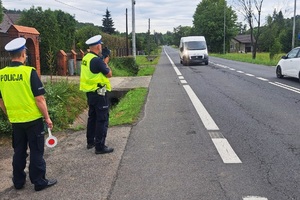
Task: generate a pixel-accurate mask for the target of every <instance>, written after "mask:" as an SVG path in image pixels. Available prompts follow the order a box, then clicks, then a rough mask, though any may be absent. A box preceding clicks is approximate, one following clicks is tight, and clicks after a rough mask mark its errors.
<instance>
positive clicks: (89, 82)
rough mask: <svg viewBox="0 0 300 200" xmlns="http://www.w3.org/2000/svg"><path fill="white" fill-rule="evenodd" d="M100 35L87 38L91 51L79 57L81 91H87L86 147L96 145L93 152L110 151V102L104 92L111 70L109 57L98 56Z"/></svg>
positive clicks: (107, 89)
mask: <svg viewBox="0 0 300 200" xmlns="http://www.w3.org/2000/svg"><path fill="white" fill-rule="evenodd" d="M101 38H102V37H101V35H96V36H93V37H91V38H90V39H88V40H87V41H86V44H87V45H89V48H90V51H89V52H88V53H87V54H86V55H85V56H84V57H83V58H82V64H81V74H80V90H81V91H83V92H86V95H87V103H88V106H89V111H88V123H87V132H86V138H87V149H91V148H94V147H95V153H96V154H105V153H111V152H113V150H114V149H113V148H110V147H108V146H106V145H105V139H106V136H107V129H108V120H109V102H108V97H107V93H108V92H109V91H111V85H110V81H109V79H108V78H110V77H112V71H111V69H110V68H109V66H108V64H107V63H108V62H109V56H108V57H105V58H103V57H100V54H101V51H102V41H101Z"/></svg>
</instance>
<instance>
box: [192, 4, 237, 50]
mask: <svg viewBox="0 0 300 200" xmlns="http://www.w3.org/2000/svg"><path fill="white" fill-rule="evenodd" d="M193 17H194V20H193V24H194V27H193V33H194V35H203V36H205V38H206V42H207V45H208V48H209V50H210V51H212V52H218V53H220V52H223V48H222V46H223V44H224V38H225V43H226V48H227V49H228V48H229V43H230V40H231V39H232V38H233V37H234V36H236V34H237V33H238V31H239V30H238V28H237V26H236V21H237V15H236V13H235V12H234V11H233V10H232V8H231V7H228V6H227V2H226V1H225V0H202V2H200V3H199V4H198V6H197V8H196V11H195V14H194V16H193ZM224 19H225V20H224ZM224 25H225V27H226V28H225V35H224Z"/></svg>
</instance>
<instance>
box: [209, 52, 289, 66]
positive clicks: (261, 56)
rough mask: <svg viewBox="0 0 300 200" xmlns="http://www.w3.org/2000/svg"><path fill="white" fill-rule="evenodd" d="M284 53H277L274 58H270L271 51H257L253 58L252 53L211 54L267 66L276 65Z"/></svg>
mask: <svg viewBox="0 0 300 200" xmlns="http://www.w3.org/2000/svg"><path fill="white" fill-rule="evenodd" d="M283 55H284V53H282V54H277V55H275V56H274V58H273V60H270V57H269V53H257V54H256V59H255V60H253V59H252V54H251V53H227V54H213V53H211V54H210V56H215V57H219V58H225V59H229V60H236V61H241V62H247V63H253V64H261V65H267V66H276V64H277V63H278V61H279V60H280V58H281V56H283Z"/></svg>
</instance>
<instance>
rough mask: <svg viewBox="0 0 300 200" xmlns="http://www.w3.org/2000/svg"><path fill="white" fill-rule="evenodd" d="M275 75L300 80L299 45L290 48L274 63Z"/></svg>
mask: <svg viewBox="0 0 300 200" xmlns="http://www.w3.org/2000/svg"><path fill="white" fill-rule="evenodd" d="M276 76H277V78H283V77H284V76H289V77H294V78H298V79H299V81H300V47H296V48H294V49H292V50H291V51H290V52H289V53H287V54H286V55H285V56H282V57H281V59H280V61H279V62H278V63H277V65H276Z"/></svg>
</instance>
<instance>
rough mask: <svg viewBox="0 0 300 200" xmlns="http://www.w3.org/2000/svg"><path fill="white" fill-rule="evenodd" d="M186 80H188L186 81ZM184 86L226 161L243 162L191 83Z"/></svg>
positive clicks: (254, 199) (252, 199)
mask: <svg viewBox="0 0 300 200" xmlns="http://www.w3.org/2000/svg"><path fill="white" fill-rule="evenodd" d="M165 54H166V55H167V57H168V59H169V60H170V62H171V64H172V66H173V69H174V70H175V72H176V74H177V75H178V78H179V80H180V81H181V82H182V81H185V80H184V77H183V76H182V74H181V73H180V71H179V70H178V68H177V67H176V65H175V64H174V62H173V61H172V59H171V58H170V57H169V55H168V54H167V52H166V51H165ZM219 66H220V67H223V68H228V69H230V70H232V71H234V70H235V69H233V68H229V67H227V66H224V65H219ZM185 82H186V81H185ZM183 88H184V89H185V90H186V92H187V94H188V96H189V97H190V100H191V101H192V104H193V105H194V107H195V109H196V111H197V113H198V115H199V117H200V119H201V120H202V123H203V124H204V126H205V128H206V129H207V130H208V131H209V135H210V137H211V139H212V141H213V143H214V145H215V147H216V149H217V151H218V153H219V155H220V156H221V158H222V160H223V162H224V163H242V161H241V160H240V159H239V157H238V156H237V155H236V153H235V152H234V150H233V149H232V147H231V145H230V144H229V142H228V141H227V139H226V138H225V137H224V136H223V134H222V133H221V132H220V131H219V127H218V126H217V124H216V123H215V122H214V120H213V119H212V117H211V116H210V114H209V113H208V112H207V110H206V109H205V107H204V106H203V104H202V103H201V101H200V100H199V98H198V97H197V95H196V94H195V93H194V91H193V90H192V88H191V87H190V86H189V85H183ZM243 200H268V199H267V198H264V197H258V196H246V197H243Z"/></svg>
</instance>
